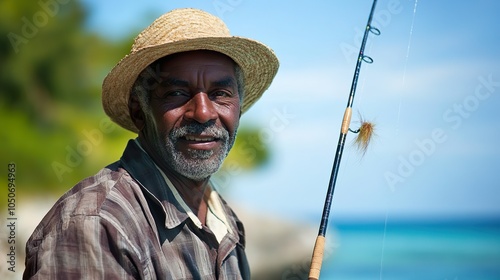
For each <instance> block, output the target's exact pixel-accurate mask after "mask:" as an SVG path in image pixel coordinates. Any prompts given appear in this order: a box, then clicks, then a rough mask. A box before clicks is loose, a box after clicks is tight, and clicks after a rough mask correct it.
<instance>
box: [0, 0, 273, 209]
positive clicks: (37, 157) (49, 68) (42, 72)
mask: <svg viewBox="0 0 500 280" xmlns="http://www.w3.org/2000/svg"><path fill="white" fill-rule="evenodd" d="M42 2H44V3H49V2H50V3H53V4H55V5H57V6H51V7H49V8H47V7H42V6H41V4H40V2H39V1H0V120H1V124H2V129H1V130H0V141H1V145H0V155H1V159H2V161H1V162H2V164H3V166H1V167H0V169H2V171H1V172H0V181H2V182H7V164H8V163H10V162H14V163H15V164H16V167H17V170H16V186H17V194H18V195H20V196H23V195H25V194H26V195H29V196H37V195H47V194H49V195H50V194H52V195H60V194H62V193H63V192H65V191H66V190H68V189H69V188H70V187H72V186H73V185H74V184H75V183H77V182H78V181H80V180H82V179H83V178H85V177H88V176H91V175H93V174H95V172H97V171H98V170H99V169H101V168H102V167H103V166H105V165H107V164H109V163H111V162H113V161H115V160H117V159H119V157H120V156H121V153H122V152H123V149H124V147H125V145H126V143H127V140H128V139H130V138H133V137H135V134H132V133H130V132H127V131H126V130H124V129H122V128H119V127H118V126H117V125H115V124H111V123H110V121H109V119H108V118H107V116H105V114H104V112H103V110H102V105H101V83H102V80H103V79H104V77H105V75H106V74H107V73H108V71H109V70H111V68H112V67H113V66H114V65H115V64H116V63H117V62H118V61H119V60H120V59H121V58H122V57H123V56H124V55H126V54H127V53H128V51H129V50H130V46H131V44H132V38H133V36H135V35H136V34H131V37H130V38H128V39H126V40H123V41H118V42H117V41H108V40H106V39H105V38H102V37H101V36H99V35H97V34H93V33H91V32H89V31H88V30H86V29H85V28H84V21H85V18H86V11H85V10H84V8H83V7H82V5H81V4H80V3H79V2H78V1H67V3H66V4H59V2H58V1H50V0H47V1H42ZM61 2H62V1H61ZM267 157H268V151H267V148H266V147H265V145H263V143H262V141H261V140H260V138H259V137H258V130H257V129H255V128H249V129H244V128H241V129H240V132H239V136H238V140H237V143H236V145H235V147H234V149H233V151H232V152H231V155H230V157H229V159H228V160H229V162H233V163H236V164H238V165H239V166H241V167H242V168H244V169H245V170H248V169H252V168H255V167H256V166H258V165H260V164H262V163H264V162H265V160H266V159H267ZM6 192H7V188H0V198H1V197H3V198H5V197H7V195H6ZM5 203H6V201H5V200H4V199H1V200H0V206H2V205H5Z"/></svg>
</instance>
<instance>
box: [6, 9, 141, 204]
mask: <svg viewBox="0 0 500 280" xmlns="http://www.w3.org/2000/svg"><path fill="white" fill-rule="evenodd" d="M47 2H50V1H47ZM52 3H55V4H57V6H52V7H51V8H50V9H48V10H47V8H44V7H42V6H41V5H40V4H39V2H38V1H29V2H28V1H2V2H0V51H1V52H0V102H1V103H0V119H1V120H2V130H0V139H1V141H2V145H1V148H0V149H1V157H2V162H3V163H4V165H5V167H3V168H2V169H4V170H6V169H7V167H6V165H7V163H9V162H14V163H16V165H17V176H16V183H17V192H18V193H28V192H29V193H32V194H35V195H36V194H47V193H54V194H60V193H62V192H64V191H66V190H67V189H68V188H69V187H71V186H72V185H74V184H75V183H76V182H78V181H79V180H81V179H82V178H84V177H87V176H89V175H92V174H93V173H94V172H95V171H97V170H99V169H100V168H102V166H104V165H106V164H108V163H110V162H111V161H114V160H116V159H118V158H119V156H120V155H121V152H122V151H123V147H124V146H125V144H126V140H127V139H128V138H130V137H133V136H134V135H133V134H131V133H128V132H126V131H125V130H123V129H119V128H116V129H112V128H114V127H111V128H110V127H109V124H108V126H107V129H106V130H105V131H103V130H102V129H101V128H100V123H101V122H103V121H104V122H105V121H107V117H106V116H105V115H104V113H103V111H102V109H101V101H100V94H101V93H100V86H101V82H102V79H103V78H104V76H105V75H106V73H107V71H109V70H110V69H111V67H112V66H113V65H114V64H115V63H116V62H117V61H119V59H120V58H121V57H123V56H124V55H125V54H126V53H127V51H128V49H129V48H130V42H131V40H125V41H124V42H115V43H110V42H107V41H106V40H105V39H103V38H101V37H99V36H98V35H96V34H91V33H89V32H87V31H86V30H85V29H84V27H83V23H84V19H85V16H86V14H85V11H84V9H83V8H82V6H81V5H80V4H79V2H78V1H68V3H67V4H59V3H58V2H57V1H52ZM51 11H52V12H54V13H53V14H51ZM56 12H57V13H56ZM85 132H86V133H87V134H89V133H90V132H99V133H100V135H101V136H102V137H101V138H99V137H97V134H96V133H94V136H95V137H94V139H88V138H89V137H88V136H87V135H86V134H85ZM99 139H100V140H99ZM90 140H93V142H92V141H90ZM97 140H99V141H97ZM89 143H90V144H89ZM78 149H79V150H78ZM72 151H76V152H77V153H78V156H79V157H78V158H76V159H78V161H77V160H76V159H75V158H72V157H71V156H74V154H72ZM73 153H74V152H73ZM68 159H70V160H69V161H68ZM71 160H73V161H71ZM58 164H60V165H58ZM70 164H71V165H70ZM54 166H56V167H57V166H65V167H66V168H65V169H64V172H62V171H61V170H59V172H58V170H57V168H56V169H55V168H54ZM0 176H1V177H0V178H1V180H2V181H5V180H6V176H7V175H6V171H3V172H1V173H0ZM5 191H6V190H5V188H1V191H0V196H1V197H6V196H5ZM3 203H4V201H3V200H2V202H1V203H0V205H3Z"/></svg>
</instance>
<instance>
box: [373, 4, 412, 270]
mask: <svg viewBox="0 0 500 280" xmlns="http://www.w3.org/2000/svg"><path fill="white" fill-rule="evenodd" d="M417 4H418V0H415V4H414V6H413V17H412V20H411V26H410V34H409V35H410V36H409V38H408V46H407V48H406V57H405V65H404V68H403V85H402V89H404V87H405V86H406V69H407V66H408V59H409V57H410V48H411V39H412V37H413V27H414V24H415V15H416V14H417ZM402 100H403V98H402V95H401V92H400V93H399V106H398V117H397V121H396V136H398V135H399V123H400V117H401V104H402V102H403V101H402ZM388 220H389V210H388V209H387V208H386V210H385V220H384V234H383V237H382V252H381V256H380V280H382V277H383V271H384V253H385V242H386V237H387V221H388Z"/></svg>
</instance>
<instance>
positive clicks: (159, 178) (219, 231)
mask: <svg viewBox="0 0 500 280" xmlns="http://www.w3.org/2000/svg"><path fill="white" fill-rule="evenodd" d="M121 161H122V164H123V166H124V168H125V169H126V170H127V171H128V172H129V173H130V175H131V176H132V177H133V178H134V179H136V181H137V182H138V183H139V184H140V185H141V186H142V188H143V189H145V190H146V191H147V193H148V194H149V195H150V196H152V198H153V199H154V200H156V202H157V203H158V204H160V205H161V206H162V208H163V210H164V211H165V214H166V217H165V227H167V228H170V229H171V228H174V227H177V226H178V225H179V224H180V223H182V222H184V221H185V220H186V219H188V218H189V219H191V220H192V221H193V223H194V224H195V225H196V226H197V227H198V228H202V223H201V221H200V220H199V219H198V217H197V216H196V214H194V213H193V211H192V210H191V208H189V206H187V204H186V202H185V201H184V199H182V197H181V196H180V194H179V192H178V191H177V189H176V188H175V187H174V185H173V184H172V182H171V181H170V180H169V179H168V177H167V176H166V175H165V173H164V172H163V171H162V170H161V169H160V168H159V167H158V166H157V165H156V164H155V163H154V161H153V160H152V159H151V157H150V156H149V155H148V153H147V152H146V151H145V150H144V149H143V148H142V147H141V145H140V143H139V141H138V140H137V139H135V140H130V141H129V143H128V145H127V147H126V149H125V152H124V154H123V156H122V159H121ZM209 184H211V182H210V183H209ZM205 195H206V196H207V198H208V199H207V201H208V203H207V204H208V213H207V226H208V227H209V228H210V230H212V232H213V233H214V235H215V236H216V237H217V240H218V241H219V242H220V241H221V240H222V238H223V237H224V236H225V235H226V233H228V232H229V233H233V230H232V229H231V226H230V224H229V221H228V219H227V213H226V211H225V209H224V207H223V204H222V201H221V198H220V197H219V195H218V194H217V192H216V191H214V190H213V189H212V188H211V187H210V185H209V186H208V187H207V190H206V193H205Z"/></svg>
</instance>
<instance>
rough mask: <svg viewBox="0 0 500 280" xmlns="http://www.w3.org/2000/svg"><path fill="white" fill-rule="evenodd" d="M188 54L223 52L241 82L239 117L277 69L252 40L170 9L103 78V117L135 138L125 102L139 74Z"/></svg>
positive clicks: (191, 12) (203, 16)
mask: <svg viewBox="0 0 500 280" xmlns="http://www.w3.org/2000/svg"><path fill="white" fill-rule="evenodd" d="M194 50H211V51H216V52H220V53H223V54H225V55H227V56H228V57H230V58H232V59H233V60H234V62H235V63H237V64H238V65H239V66H240V68H241V70H242V72H243V75H244V80H245V86H244V89H245V96H244V99H243V100H242V104H241V111H242V113H243V112H245V111H247V110H248V108H249V107H250V106H252V105H253V104H254V103H255V102H256V101H257V100H258V99H259V98H260V97H261V96H262V94H263V93H264V91H265V90H266V89H267V88H268V87H269V86H270V84H271V82H272V80H273V79H274V76H275V75H276V73H277V71H278V67H279V62H278V59H277V57H276V55H275V54H274V52H273V51H272V50H271V49H270V48H269V47H267V46H265V45H264V44H262V43H260V42H257V41H255V40H252V39H247V38H242V37H237V36H231V35H230V33H229V29H228V28H227V26H226V25H225V24H224V22H223V21H222V20H220V19H219V18H218V17H215V16H213V15H211V14H209V13H207V12H204V11H201V10H197V9H177V10H173V11H171V12H168V13H166V14H164V15H162V16H160V17H159V18H158V19H156V20H155V21H154V22H153V23H152V24H151V25H150V26H149V27H147V28H146V29H144V30H143V31H142V32H141V33H140V34H139V35H138V36H137V37H136V38H135V40H134V44H133V45H132V49H131V51H130V53H129V54H128V55H127V56H125V57H124V58H123V59H122V60H121V61H120V62H119V63H118V64H117V65H116V66H115V67H114V68H113V69H112V70H111V72H109V74H108V75H107V76H106V78H105V79H104V82H103V85H102V104H103V107H104V111H105V112H106V114H107V115H108V116H109V117H110V118H111V119H112V120H113V121H114V122H116V123H117V124H119V125H120V126H122V127H123V128H125V129H128V130H130V131H132V132H136V133H137V132H138V129H137V128H136V127H135V125H134V123H133V122H132V119H131V118H130V114H129V108H128V102H129V98H130V93H131V90H132V86H133V84H134V83H135V80H136V79H137V77H138V76H139V74H140V73H141V72H142V71H143V70H144V69H145V68H146V67H147V66H148V65H150V64H151V63H153V62H154V61H156V60H158V59H160V58H162V57H165V56H168V55H170V54H174V53H179V52H186V51H194Z"/></svg>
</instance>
